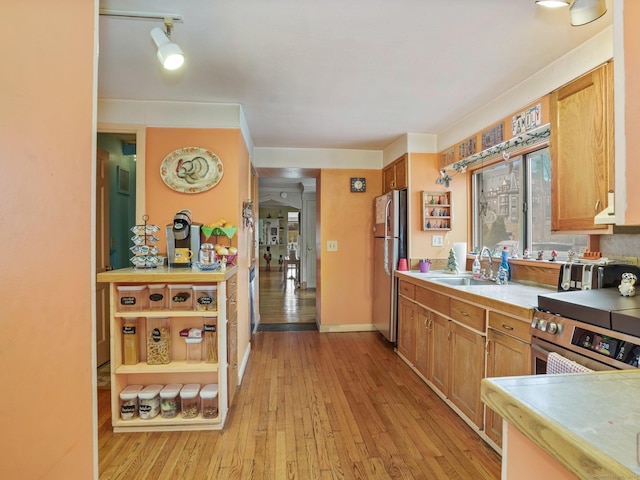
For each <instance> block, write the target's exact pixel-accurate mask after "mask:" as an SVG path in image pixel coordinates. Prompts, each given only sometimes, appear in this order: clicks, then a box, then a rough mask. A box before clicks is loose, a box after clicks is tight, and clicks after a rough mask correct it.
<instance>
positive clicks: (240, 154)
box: [145, 127, 250, 358]
mask: <svg viewBox="0 0 640 480" xmlns="http://www.w3.org/2000/svg"><path fill="white" fill-rule="evenodd" d="M183 147H202V148H206V149H207V150H210V151H212V152H213V153H215V154H216V155H217V156H218V157H219V158H220V161H221V162H222V165H223V168H224V173H223V175H222V179H221V180H220V183H218V185H216V186H215V187H213V188H212V189H210V190H207V191H206V192H201V193H196V194H186V193H181V192H176V191H174V190H172V189H170V188H169V187H167V186H166V185H165V184H164V182H163V181H162V178H161V177H160V164H161V163H162V160H163V159H164V158H165V157H166V156H167V155H168V154H169V153H171V152H173V151H174V150H176V149H178V148H183ZM146 149H147V155H146V169H145V171H146V183H145V202H146V207H147V208H146V210H147V213H148V214H149V217H150V222H151V223H155V224H158V225H160V226H161V227H162V228H161V232H160V237H161V240H160V242H158V245H159V246H160V249H161V251H166V235H165V231H164V227H165V226H166V225H167V224H170V223H171V222H172V221H173V217H174V215H175V214H176V212H178V211H179V210H182V209H185V208H186V209H189V210H191V212H192V213H193V216H192V220H193V221H194V222H199V223H204V224H206V223H210V222H213V221H215V220H218V219H219V218H220V217H224V218H225V219H226V220H228V221H231V222H232V223H233V224H234V225H236V226H237V227H238V231H237V233H236V235H235V236H234V237H233V238H232V239H231V240H230V241H229V240H228V239H226V238H222V237H219V238H218V241H219V243H221V244H225V245H227V244H231V245H233V246H236V247H238V251H239V252H242V253H241V254H240V255H239V256H238V266H239V267H240V268H239V269H238V293H237V298H238V351H239V356H240V358H242V357H243V356H244V353H245V351H246V349H247V348H248V343H249V326H248V325H249V320H248V310H249V307H248V298H249V296H248V272H247V268H248V261H249V257H248V255H247V254H246V252H247V231H246V230H245V229H243V228H242V221H241V211H242V201H243V199H248V198H249V182H250V174H249V168H250V167H249V161H250V159H249V152H248V150H247V148H246V145H245V143H244V140H243V138H242V134H241V132H240V130H239V129H223V128H155V127H154V128H151V127H150V128H147V131H146ZM210 240H212V241H214V240H215V237H212V238H211V239H210Z"/></svg>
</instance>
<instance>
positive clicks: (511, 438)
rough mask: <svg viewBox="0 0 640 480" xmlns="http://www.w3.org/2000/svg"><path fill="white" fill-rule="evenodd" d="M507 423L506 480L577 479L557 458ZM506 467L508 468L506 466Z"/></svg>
mask: <svg viewBox="0 0 640 480" xmlns="http://www.w3.org/2000/svg"><path fill="white" fill-rule="evenodd" d="M506 425H507V435H506V436H505V440H506V443H507V446H506V448H505V451H503V455H504V456H503V458H502V462H503V471H505V472H506V475H505V476H504V477H503V479H504V480H540V479H541V478H545V479H547V478H548V479H553V480H577V479H578V477H576V476H575V475H574V474H573V473H571V472H570V471H569V470H567V469H566V468H565V467H564V466H562V465H561V464H560V463H559V462H558V461H557V460H556V459H555V458H553V457H551V455H549V454H548V453H547V452H545V451H544V450H542V449H541V448H540V447H539V446H538V445H536V444H535V443H533V442H532V441H531V440H529V439H528V438H527V437H525V436H524V435H523V434H522V433H521V432H520V431H519V430H518V429H516V428H515V427H514V426H512V425H511V424H508V423H507V424H506ZM505 467H506V468H505Z"/></svg>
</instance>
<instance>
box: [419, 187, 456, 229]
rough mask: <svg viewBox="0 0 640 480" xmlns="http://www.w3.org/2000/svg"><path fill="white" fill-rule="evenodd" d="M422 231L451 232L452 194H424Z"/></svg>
mask: <svg viewBox="0 0 640 480" xmlns="http://www.w3.org/2000/svg"><path fill="white" fill-rule="evenodd" d="M422 230H451V192H449V191H446V192H422Z"/></svg>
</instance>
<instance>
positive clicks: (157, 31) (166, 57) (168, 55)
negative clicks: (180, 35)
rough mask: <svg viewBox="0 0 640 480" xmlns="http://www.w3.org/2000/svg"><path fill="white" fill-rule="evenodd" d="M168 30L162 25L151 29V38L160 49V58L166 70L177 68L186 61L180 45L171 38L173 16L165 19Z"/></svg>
mask: <svg viewBox="0 0 640 480" xmlns="http://www.w3.org/2000/svg"><path fill="white" fill-rule="evenodd" d="M164 25H165V27H166V29H167V30H166V31H164V30H162V29H161V28H160V27H156V28H154V29H153V30H151V38H152V39H153V42H154V43H155V44H156V47H157V49H158V60H159V61H160V63H161V64H162V66H163V67H164V68H165V69H166V70H176V69H178V68H180V67H181V66H182V64H183V63H184V53H182V50H181V49H180V47H179V46H178V45H176V44H175V43H173V42H172V41H171V39H170V36H171V30H172V28H173V20H172V19H171V18H165V19H164Z"/></svg>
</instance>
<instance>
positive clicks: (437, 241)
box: [431, 235, 443, 247]
mask: <svg viewBox="0 0 640 480" xmlns="http://www.w3.org/2000/svg"><path fill="white" fill-rule="evenodd" d="M442 244H443V237H442V235H433V236H432V237H431V246H432V247H441V246H442Z"/></svg>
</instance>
